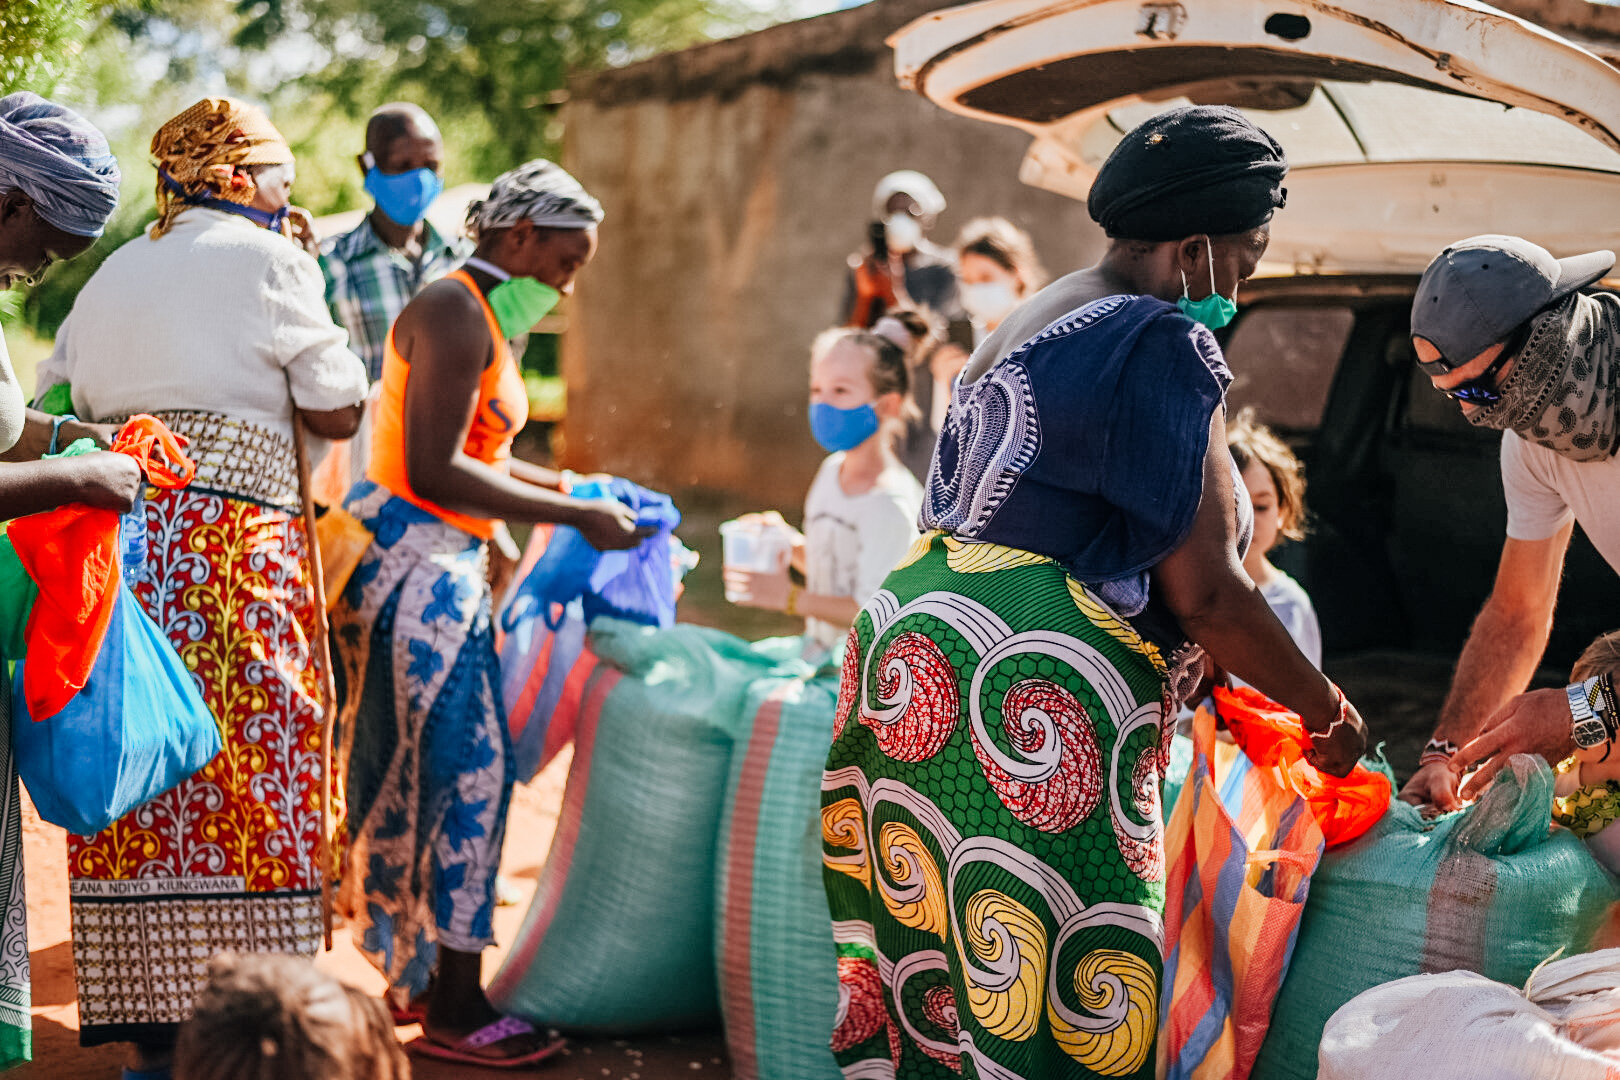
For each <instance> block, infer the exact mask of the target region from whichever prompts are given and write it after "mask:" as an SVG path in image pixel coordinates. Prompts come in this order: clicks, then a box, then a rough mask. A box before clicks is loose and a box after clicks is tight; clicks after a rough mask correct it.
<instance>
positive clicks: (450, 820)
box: [333, 161, 640, 1067]
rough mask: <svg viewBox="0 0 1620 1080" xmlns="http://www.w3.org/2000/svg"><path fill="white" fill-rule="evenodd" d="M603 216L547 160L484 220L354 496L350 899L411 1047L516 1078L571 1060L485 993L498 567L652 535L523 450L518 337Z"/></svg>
mask: <svg viewBox="0 0 1620 1080" xmlns="http://www.w3.org/2000/svg"><path fill="white" fill-rule="evenodd" d="M601 218H602V210H601V207H600V206H599V205H598V204H597V202H596V200H594V199H592V198H591V197H590V195H588V194H586V192H585V190H584V189H583V188H581V187H580V185H579V183H578V182H577V181H575V180H574V178H573V177H571V176H569V175H568V174H567V173H566V172H564V171H563V170H562V169H559V168H558V167H557V166H555V165H553V164H551V163H550V162H547V161H533V162H530V163H529V164H527V165H523V166H520V167H519V168H517V169H514V170H512V171H511V172H509V173H506V174H504V175H502V176H501V177H499V178H498V179H497V180H496V181H495V184H494V186H493V187H492V188H491V190H490V195H489V198H488V199H486V200H484V201H482V202H478V203H474V204H473V205H472V206H471V207H470V208H469V210H468V217H467V225H468V231H469V232H470V233H471V234H472V235H473V237H474V238H475V239H476V240H477V242H478V248H477V251H476V252H475V253H474V257H473V258H471V259H468V260H467V263H466V265H465V266H464V267H463V268H462V269H460V270H458V271H456V272H455V273H453V274H451V275H449V276H448V277H446V278H443V279H441V280H439V281H436V282H434V283H433V284H431V285H429V286H428V287H427V288H425V289H424V290H422V292H421V293H420V294H419V295H417V297H416V298H415V299H413V300H412V301H411V302H410V303H409V304H408V305H406V307H405V310H404V311H403V312H402V313H401V314H400V316H399V318H398V320H397V321H396V322H395V323H394V327H393V329H392V331H390V333H389V337H388V351H387V354H386V359H385V361H384V365H383V377H382V383H383V388H382V396H381V398H380V400H379V402H378V408H377V412H376V419H375V424H374V427H373V445H372V457H371V464H370V467H369V469H368V472H367V479H366V480H365V481H363V482H362V483H360V484H358V485H356V487H355V488H354V490H353V491H351V492H350V493H349V497H348V499H347V500H346V506H347V508H348V510H349V512H350V513H352V514H354V515H355V516H356V517H358V518H359V519H360V520H361V521H362V522H364V523H365V525H366V527H367V528H368V529H370V530H371V531H372V533H373V534H374V535H375V537H376V539H375V541H374V542H373V543H372V545H371V548H370V550H369V551H367V553H366V555H365V557H364V559H362V561H361V563H360V566H359V568H358V569H357V570H356V571H355V573H354V576H353V577H352V578H351V579H350V582H349V585H348V588H347V589H346V590H345V593H344V596H343V599H342V601H341V602H340V603H339V605H338V606H337V608H336V610H335V611H334V612H333V618H334V622H335V623H336V624H337V625H336V632H335V634H334V637H335V640H336V641H337V642H338V646H339V654H340V658H341V665H340V667H341V669H342V674H343V679H342V680H341V681H342V684H343V693H342V694H341V695H340V696H341V697H342V698H343V701H342V713H341V716H342V721H341V723H342V730H343V731H344V732H345V733H346V740H347V744H348V745H347V746H346V748H345V751H344V758H345V760H346V763H347V779H348V796H349V803H348V835H349V837H350V843H351V846H350V850H349V855H348V865H347V873H346V874H345V876H344V896H343V900H344V902H345V905H346V907H347V908H348V911H349V914H350V924H351V926H352V928H353V932H354V937H355V942H356V944H357V945H358V946H359V947H360V949H361V951H362V952H363V953H365V955H366V956H367V957H368V958H369V959H370V960H371V961H372V962H373V963H374V964H376V966H377V967H378V968H379V969H380V970H381V971H382V972H383V974H384V975H386V976H387V977H388V981H389V986H390V990H389V998H390V1004H391V1006H392V1007H393V1009H394V1011H395V1013H396V1016H397V1017H399V1018H401V1019H405V1018H407V1017H408V1018H409V1019H410V1021H412V1022H414V1021H415V1020H417V1019H420V1020H421V1021H422V1026H423V1032H424V1034H423V1036H422V1038H420V1039H418V1040H417V1041H416V1042H415V1043H412V1044H411V1048H412V1049H413V1050H414V1051H415V1052H417V1053H420V1054H424V1055H428V1056H432V1057H438V1058H445V1059H449V1060H455V1061H462V1062H467V1063H476V1064H483V1065H490V1066H495V1067H519V1066H523V1065H528V1064H533V1063H534V1062H536V1061H539V1060H540V1059H542V1058H544V1057H546V1056H548V1055H550V1054H551V1053H553V1052H555V1051H556V1049H557V1048H558V1045H559V1044H557V1043H554V1042H552V1041H549V1040H548V1039H547V1038H546V1036H545V1035H544V1033H542V1032H539V1031H536V1030H535V1029H534V1028H533V1027H531V1026H530V1025H528V1024H527V1023H525V1022H523V1021H521V1020H516V1019H513V1018H507V1017H502V1016H500V1015H499V1014H498V1013H497V1012H496V1011H495V1009H494V1007H493V1006H492V1005H491V1004H490V1003H489V1000H488V999H487V998H486V997H485V996H484V992H483V989H482V987H481V985H480V981H479V959H480V953H481V952H482V950H483V949H484V947H485V946H487V945H489V944H491V943H492V941H493V928H492V926H491V913H492V912H493V910H494V907H495V870H496V867H497V866H498V865H499V863H500V855H501V843H502V839H503V837H504V832H505V827H506V811H507V804H508V800H509V798H510V794H511V788H512V780H513V776H512V768H511V764H510V760H511V746H510V743H509V741H508V737H507V733H506V724H505V719H504V717H503V715H502V710H501V704H500V674H499V670H498V667H497V663H496V656H495V647H494V636H493V632H492V627H491V622H490V614H491V613H490V607H491V602H490V592H489V585H488V584H487V581H486V577H485V569H486V566H487V559H488V551H487V546H488V545H487V541H488V539H489V537H490V536H491V535H492V533H493V531H494V529H495V526H496V523H497V522H499V521H502V520H508V521H526V522H555V523H559V524H565V525H572V526H574V527H575V528H577V529H579V530H580V531H581V532H582V533H584V534H585V537H586V538H587V539H588V540H589V541H590V542H591V543H592V544H594V545H596V546H597V547H598V548H602V549H604V550H606V549H611V548H628V547H633V546H634V545H635V544H636V543H637V542H638V541H639V539H640V534H639V533H638V531H637V529H636V524H635V516H634V514H633V513H632V512H631V511H630V510H629V509H628V508H626V507H624V506H622V505H620V504H618V503H615V502H611V501H603V502H586V501H582V500H579V499H574V498H571V497H569V496H568V495H567V494H566V493H565V492H563V491H561V490H559V489H560V488H561V487H562V486H563V485H562V478H561V477H560V476H559V475H558V474H557V473H555V472H553V471H551V470H550V469H543V468H539V467H537V466H534V465H530V464H527V463H525V462H522V461H518V460H516V459H514V458H513V457H512V440H513V438H514V437H515V436H516V435H517V432H518V430H519V429H520V428H521V427H522V425H523V421H524V420H525V419H526V417H527V414H528V397H527V394H526V393H525V391H524V387H523V379H522V377H521V375H520V374H519V371H518V367H517V361H516V360H515V358H514V357H513V355H512V349H511V346H510V345H509V344H508V342H509V339H511V338H513V337H516V336H518V335H520V334H524V333H527V331H528V330H529V328H530V327H531V326H533V325H534V323H535V322H537V321H538V320H539V319H540V317H541V316H542V315H544V314H545V312H546V311H547V310H549V308H550V306H551V305H552V304H554V303H555V302H556V300H557V298H558V297H560V296H561V295H562V294H564V293H568V292H571V291H572V289H573V282H574V276H575V274H577V273H578V272H579V270H580V268H581V267H583V266H584V265H585V264H586V263H587V262H589V261H590V258H591V256H592V255H593V254H594V253H595V251H596V225H597V223H598V222H599V221H601ZM362 687H363V688H364V689H365V692H364V693H361V692H360V691H361V688H362Z"/></svg>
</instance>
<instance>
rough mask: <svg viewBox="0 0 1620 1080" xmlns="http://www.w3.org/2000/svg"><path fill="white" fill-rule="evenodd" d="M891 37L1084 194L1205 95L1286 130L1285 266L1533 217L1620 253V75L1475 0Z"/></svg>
mask: <svg viewBox="0 0 1620 1080" xmlns="http://www.w3.org/2000/svg"><path fill="white" fill-rule="evenodd" d="M890 44H892V45H893V46H894V50H895V64H896V70H897V72H898V74H899V77H900V80H901V82H902V84H903V85H906V86H909V87H912V88H914V89H916V90H917V91H919V92H920V93H922V94H924V95H925V96H927V97H928V98H929V99H931V100H933V101H934V102H936V103H938V104H939V105H941V106H943V107H945V108H947V109H950V110H951V111H953V112H957V113H960V114H962V115H964V116H971V117H977V118H979V119H984V120H990V121H994V122H997V123H1002V124H1009V125H1012V126H1015V127H1019V128H1022V129H1023V130H1025V131H1028V132H1029V133H1030V134H1031V135H1032V136H1033V137H1034V142H1033V144H1032V145H1031V147H1030V150H1029V153H1028V154H1027V156H1026V157H1025V159H1024V162H1023V166H1022V169H1021V171H1020V177H1021V179H1023V180H1024V181H1025V182H1026V183H1029V184H1033V185H1036V186H1039V187H1043V188H1048V189H1050V190H1053V191H1057V192H1060V193H1062V194H1065V195H1069V196H1072V197H1074V198H1077V199H1084V198H1085V196H1086V193H1087V192H1088V191H1089V190H1090V188H1091V182H1092V179H1093V178H1094V177H1095V176H1096V172H1097V169H1098V167H1099V166H1100V165H1101V164H1102V162H1103V160H1104V159H1105V158H1106V157H1107V156H1108V153H1109V151H1111V150H1112V149H1113V147H1114V146H1115V145H1116V144H1117V143H1118V142H1119V139H1120V138H1121V137H1122V135H1123V133H1124V132H1126V131H1128V130H1130V129H1131V128H1132V127H1134V126H1135V125H1136V124H1138V123H1140V122H1141V121H1142V120H1144V119H1146V118H1147V117H1148V116H1150V115H1152V114H1153V113H1155V112H1158V111H1160V110H1162V109H1165V108H1169V107H1171V106H1173V105H1177V104H1183V103H1186V102H1195V103H1199V104H1230V105H1235V106H1237V107H1239V108H1242V109H1243V110H1244V111H1245V112H1246V113H1248V115H1249V116H1250V117H1251V118H1252V119H1253V120H1254V121H1255V122H1256V123H1258V124H1259V125H1260V126H1261V127H1263V128H1265V129H1266V130H1267V131H1269V132H1271V134H1272V135H1273V136H1274V137H1275V138H1276V139H1277V140H1278V141H1279V142H1280V143H1282V145H1283V148H1284V149H1285V150H1286V151H1287V153H1288V158H1289V161H1290V163H1291V165H1292V171H1291V172H1290V174H1289V177H1288V180H1287V188H1288V206H1287V208H1286V209H1285V210H1284V211H1282V212H1280V213H1279V214H1278V215H1277V217H1276V219H1275V220H1274V222H1273V224H1272V242H1271V249H1270V252H1269V254H1268V261H1272V262H1276V263H1281V264H1283V265H1284V266H1286V267H1289V268H1292V269H1293V270H1295V271H1298V272H1356V273H1391V272H1394V273H1403V272H1412V273H1415V272H1418V271H1421V270H1422V268H1423V267H1424V265H1426V264H1427V262H1428V260H1429V259H1430V257H1432V256H1433V254H1434V253H1435V252H1436V251H1438V250H1439V249H1440V248H1442V247H1444V246H1445V244H1446V243H1448V242H1450V241H1453V240H1456V239H1460V238H1461V237H1465V236H1470V235H1473V234H1476V233H1483V232H1501V233H1516V234H1519V235H1523V236H1526V237H1529V238H1531V239H1533V240H1535V241H1537V242H1538V243H1541V244H1543V245H1544V246H1546V247H1548V248H1549V249H1551V250H1553V251H1554V252H1555V253H1557V254H1560V255H1563V254H1570V253H1574V252H1579V251H1591V250H1593V249H1594V248H1600V247H1610V248H1616V249H1620V70H1616V69H1615V68H1614V67H1611V66H1610V65H1609V64H1607V63H1605V62H1604V61H1603V60H1601V59H1599V58H1598V57H1596V56H1594V55H1592V54H1591V53H1589V52H1587V51H1586V50H1584V49H1582V48H1580V47H1579V46H1577V45H1575V44H1573V43H1571V42H1569V41H1567V40H1565V39H1563V38H1560V37H1558V36H1557V35H1555V34H1552V33H1550V32H1548V31H1546V30H1543V29H1541V28H1539V27H1536V26H1534V25H1532V24H1530V23H1527V22H1525V21H1524V20H1522V19H1519V18H1516V17H1514V16H1512V15H1508V14H1506V13H1504V12H1501V11H1498V10H1496V9H1494V8H1491V7H1487V6H1485V5H1483V4H1478V3H1473V2H1470V0H1343V2H1340V3H1336V4H1328V3H1312V2H1301V0H1182V2H1179V3H1178V2H1173V0H1172V2H1158V0H1153V2H1148V3H1143V2H1142V0H1066V2H1064V0H1060V2H1056V3H1053V2H1050V0H1046V2H1042V0H984V2H982V3H976V4H969V5H966V6H963V7H956V8H948V9H946V10H943V11H938V12H934V13H933V14H930V15H928V16H925V17H923V18H921V19H918V20H917V21H915V22H913V23H911V24H910V25H908V26H906V27H905V28H903V29H902V30H900V31H898V32H897V33H896V34H895V35H894V36H893V37H892V38H891V39H890Z"/></svg>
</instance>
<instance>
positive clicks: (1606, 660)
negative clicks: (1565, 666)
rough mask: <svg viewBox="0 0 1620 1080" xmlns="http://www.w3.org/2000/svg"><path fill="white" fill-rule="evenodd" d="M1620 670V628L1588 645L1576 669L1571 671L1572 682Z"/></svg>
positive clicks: (1576, 662)
mask: <svg viewBox="0 0 1620 1080" xmlns="http://www.w3.org/2000/svg"><path fill="white" fill-rule="evenodd" d="M1611 671H1620V630H1610V631H1609V632H1608V633H1607V634H1604V635H1603V636H1602V637H1600V638H1598V639H1597V640H1596V641H1594V642H1592V644H1590V645H1588V646H1587V647H1586V651H1585V652H1583V653H1581V657H1580V659H1579V660H1576V661H1575V669H1574V670H1573V671H1571V672H1570V673H1569V678H1570V681H1571V682H1585V681H1586V680H1587V679H1590V678H1592V677H1593V676H1594V675H1607V674H1608V673H1609V672H1611Z"/></svg>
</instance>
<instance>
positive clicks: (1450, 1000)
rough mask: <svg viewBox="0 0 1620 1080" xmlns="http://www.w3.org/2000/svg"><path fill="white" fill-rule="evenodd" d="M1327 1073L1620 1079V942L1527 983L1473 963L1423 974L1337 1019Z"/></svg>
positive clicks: (1436, 1078) (1326, 1037)
mask: <svg viewBox="0 0 1620 1080" xmlns="http://www.w3.org/2000/svg"><path fill="white" fill-rule="evenodd" d="M1318 1062H1319V1064H1320V1071H1319V1073H1318V1080H1389V1078H1391V1077H1398V1076H1419V1077H1423V1078H1424V1080H1617V1078H1620V949H1605V950H1603V951H1601V952H1595V953H1585V954H1583V955H1580V956H1574V957H1571V958H1569V959H1568V960H1560V961H1555V962H1553V963H1549V964H1544V965H1542V966H1541V967H1540V968H1538V969H1537V970H1536V972H1535V974H1533V975H1532V976H1531V977H1530V981H1529V982H1528V983H1527V984H1526V987H1525V990H1524V991H1523V992H1521V991H1519V990H1515V989H1514V988H1513V987H1511V986H1504V985H1503V984H1502V983H1498V982H1492V981H1491V980H1490V979H1487V978H1485V977H1484V976H1483V975H1477V974H1475V973H1474V972H1471V971H1451V972H1447V973H1445V974H1441V975H1414V976H1412V977H1410V978H1406V979H1397V980H1395V981H1394V982H1389V983H1385V984H1384V985H1382V986H1375V987H1373V988H1372V989H1371V990H1368V991H1366V992H1365V993H1363V994H1360V995H1358V996H1357V997H1354V998H1352V999H1351V1000H1350V1001H1349V1002H1347V1003H1346V1004H1345V1005H1344V1007H1343V1008H1341V1009H1339V1011H1338V1012H1336V1013H1334V1014H1333V1016H1332V1018H1331V1019H1329V1020H1328V1024H1327V1028H1326V1030H1325V1031H1324V1032H1323V1033H1322V1045H1321V1049H1320V1051H1319V1054H1318Z"/></svg>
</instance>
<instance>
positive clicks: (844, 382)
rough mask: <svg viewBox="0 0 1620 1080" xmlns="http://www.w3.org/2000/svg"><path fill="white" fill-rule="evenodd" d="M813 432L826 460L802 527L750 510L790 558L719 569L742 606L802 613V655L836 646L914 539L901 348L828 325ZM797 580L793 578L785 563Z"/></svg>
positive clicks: (917, 499)
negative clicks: (779, 532) (899, 446)
mask: <svg viewBox="0 0 1620 1080" xmlns="http://www.w3.org/2000/svg"><path fill="white" fill-rule="evenodd" d="M810 352H811V360H810V433H811V435H812V436H813V437H814V438H815V440H816V442H817V443H819V444H820V445H821V447H822V449H824V450H827V451H828V452H829V453H828V456H827V458H826V459H825V460H824V461H823V462H822V463H821V468H820V469H819V470H817V472H816V477H815V480H814V481H813V482H812V483H811V485H810V492H809V494H808V495H807V496H806V498H805V506H804V532H803V533H802V534H801V533H799V532H797V531H796V530H792V529H791V527H790V526H788V525H787V524H786V522H784V521H783V520H782V517H781V515H780V514H778V513H776V512H775V511H772V512H770V513H768V514H759V515H750V516H749V517H747V518H745V519H744V520H745V521H750V522H752V523H753V524H756V525H758V526H760V527H762V528H775V529H783V530H787V531H789V532H790V533H791V535H792V541H793V545H792V554H791V555H790V556H788V557H786V558H784V559H783V561H782V563H781V564H780V565H779V566H778V567H777V568H775V569H774V570H769V571H752V570H745V569H742V568H740V567H730V566H728V567H726V569H725V577H726V591H727V593H728V594H729V595H732V596H738V595H740V596H741V597H742V599H739V600H737V601H736V602H737V603H740V604H744V605H746V606H749V607H758V608H766V609H769V610H772V611H782V612H785V613H787V614H789V615H801V616H804V618H805V620H806V626H805V634H806V638H807V639H808V642H807V653H808V652H812V651H824V650H826V649H830V648H832V647H833V646H835V645H837V644H838V643H839V642H840V641H842V640H843V638H844V635H845V634H847V633H848V632H849V627H850V624H851V623H852V622H853V621H854V619H855V616H856V614H857V613H859V611H860V609H861V605H862V604H864V603H865V602H866V601H867V600H869V599H871V597H872V595H873V594H874V593H876V592H877V589H878V586H879V585H880V584H881V583H882V581H883V578H884V576H885V575H886V574H888V572H889V571H890V570H891V569H893V568H894V565H895V564H896V563H897V562H899V561H900V559H901V558H902V557H903V556H904V555H905V553H906V549H907V548H909V547H910V546H911V542H912V541H913V540H914V539H916V535H917V533H916V521H917V512H918V510H919V508H920V507H921V505H922V489H921V487H919V486H918V484H917V481H916V479H915V478H914V477H913V476H912V475H911V473H910V471H909V470H907V469H906V467H905V466H904V465H902V464H901V463H900V460H899V458H897V457H896V456H895V453H894V441H895V438H896V437H897V435H898V433H899V429H900V420H901V417H902V415H903V414H904V412H905V410H906V409H907V407H908V406H907V399H906V389H907V370H906V362H905V355H904V353H903V352H902V351H901V349H900V347H899V346H898V345H896V344H895V343H894V342H892V341H890V340H889V339H887V338H884V337H879V336H878V335H876V334H873V333H869V332H867V331H864V330H851V329H839V330H828V331H826V332H825V333H823V334H822V335H821V336H820V337H818V338H817V339H816V341H815V344H814V345H813V346H812V347H811V351H810ZM790 566H791V567H792V568H793V569H795V570H798V571H799V572H800V573H801V574H803V576H804V584H803V585H802V586H801V585H799V584H796V583H794V582H793V580H792V578H791V576H790V574H789V567H790Z"/></svg>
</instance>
